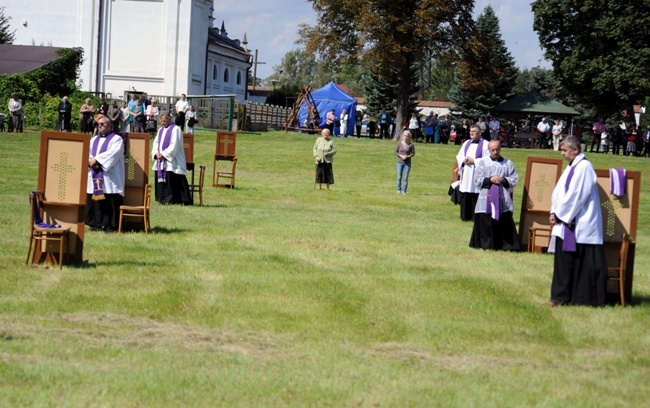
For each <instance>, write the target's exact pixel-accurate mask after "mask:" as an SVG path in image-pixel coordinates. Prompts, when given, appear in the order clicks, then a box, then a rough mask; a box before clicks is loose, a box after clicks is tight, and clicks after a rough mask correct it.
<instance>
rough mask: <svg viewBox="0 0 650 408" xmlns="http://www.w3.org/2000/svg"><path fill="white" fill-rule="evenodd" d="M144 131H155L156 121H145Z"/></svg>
mask: <svg viewBox="0 0 650 408" xmlns="http://www.w3.org/2000/svg"><path fill="white" fill-rule="evenodd" d="M144 130H146V131H147V132H153V131H154V130H156V121H155V120H153V119H149V120H148V121H147V125H146V126H145V128H144Z"/></svg>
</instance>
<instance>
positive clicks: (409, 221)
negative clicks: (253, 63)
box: [0, 131, 650, 407]
mask: <svg viewBox="0 0 650 408" xmlns="http://www.w3.org/2000/svg"><path fill="white" fill-rule="evenodd" d="M315 138H316V136H312V135H304V134H295V133H283V132H270V133H264V134H239V135H238V139H237V155H238V157H239V163H238V167H237V181H236V188H235V189H234V190H226V189H219V190H216V189H214V188H212V187H210V185H211V175H212V157H213V156H212V155H213V154H214V147H215V135H214V132H207V131H205V132H204V131H200V132H198V134H197V139H196V154H195V162H196V163H197V165H206V166H207V167H208V174H209V175H208V176H207V177H206V181H207V183H206V184H207V185H206V196H205V201H206V203H207V205H206V206H204V207H198V206H194V207H178V206H164V207H163V206H160V205H158V204H157V203H154V204H153V205H152V213H151V222H152V225H153V228H154V229H153V232H152V233H151V234H149V236H145V235H144V233H128V234H123V235H117V234H112V235H107V234H104V233H99V232H89V231H87V232H86V234H85V243H84V254H83V255H84V258H85V259H88V264H87V265H85V266H83V267H74V266H69V267H68V266H66V267H64V268H63V270H59V269H58V268H52V267H48V266H45V265H39V266H34V267H28V266H25V265H24V258H25V255H26V252H27V244H28V223H29V205H28V192H29V191H30V190H31V189H34V188H35V186H36V183H37V169H38V160H39V157H38V152H39V141H40V133H37V132H27V133H24V134H7V133H3V134H0V189H1V190H2V193H1V195H0V197H2V199H1V200H0V225H1V229H0V231H1V232H2V233H1V234H0V240H1V242H2V251H1V252H0V269H2V271H1V272H0V406H6V407H9V406H64V407H71V406H83V407H86V406H210V407H211V406H242V407H249V406H269V407H273V406H300V407H302V406H335V407H338V406H395V407H403V406H423V407H429V406H441V407H447V406H461V407H467V406H475V407H503V406H518V407H520V406H550V407H560V406H562V407H564V406H571V407H574V406H582V407H594V406H644V405H646V404H647V402H648V400H649V399H650V387H649V386H648V380H649V379H650V329H649V328H650V276H649V269H650V268H648V266H647V265H649V264H650V255H649V251H648V248H649V242H650V228H649V227H650V215H648V208H649V205H650V196H649V194H650V185H649V183H650V171H649V169H650V167H649V164H650V160H648V159H644V158H630V157H622V156H616V157H615V156H612V155H606V156H605V155H595V154H591V155H589V158H590V160H592V162H593V163H594V164H595V167H596V168H609V167H625V168H627V169H628V170H640V171H642V172H643V176H642V183H643V187H642V191H641V211H640V214H639V228H638V229H639V233H638V236H637V237H636V240H637V247H636V271H635V276H634V300H633V303H632V305H631V306H630V307H626V308H624V309H623V308H621V307H619V306H610V307H605V308H599V309H594V308H586V307H560V308H555V309H549V308H546V307H545V306H543V303H544V302H545V301H547V300H548V297H549V288H550V283H551V276H552V261H553V259H552V256H548V255H535V254H528V253H502V252H485V251H480V250H474V249H470V248H469V247H468V242H469V237H470V234H471V228H472V225H471V224H470V223H463V222H461V221H460V219H459V217H458V207H456V206H454V205H453V204H452V203H451V202H450V201H449V197H448V195H447V188H448V184H449V176H450V172H451V167H452V163H453V160H454V157H455V155H456V153H457V151H458V147H457V146H453V145H425V144H417V145H416V156H415V158H414V160H413V169H412V172H411V178H410V186H409V190H408V195H406V196H400V195H397V194H396V193H395V190H396V188H395V158H394V153H393V152H394V142H392V141H385V140H368V139H347V140H341V139H337V140H336V141H337V144H338V150H339V151H338V153H337V155H336V157H335V161H334V174H335V179H336V184H335V185H333V186H332V190H331V191H318V190H315V189H314V185H313V177H314V176H313V173H314V168H313V167H314V165H313V159H312V154H311V149H312V146H313V143H314V140H315ZM503 155H504V156H506V157H508V158H510V159H512V160H513V161H514V163H515V165H516V167H517V169H518V171H519V175H520V181H521V184H520V186H518V187H517V188H516V191H515V203H516V205H517V206H518V207H519V206H520V204H521V196H522V190H523V180H524V177H525V174H524V173H525V163H526V159H527V156H528V155H537V156H543V157H559V154H558V153H556V152H552V151H548V150H546V151H538V150H523V149H522V150H520V149H510V150H509V149H504V150H503ZM515 220H519V208H518V209H517V212H516V214H515Z"/></svg>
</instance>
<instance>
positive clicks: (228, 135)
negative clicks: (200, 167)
mask: <svg viewBox="0 0 650 408" xmlns="http://www.w3.org/2000/svg"><path fill="white" fill-rule="evenodd" d="M236 145H237V132H230V131H225V130H220V131H218V132H217V145H216V147H215V153H214V163H213V167H212V186H213V187H226V186H228V187H230V188H234V187H235V166H236V163H237V158H236V154H235V151H236ZM220 160H226V161H230V162H232V164H233V165H232V170H231V171H230V172H217V161H220ZM217 173H220V174H221V176H222V177H223V176H226V173H231V177H230V183H229V184H222V185H219V183H218V180H217V179H218V176H217Z"/></svg>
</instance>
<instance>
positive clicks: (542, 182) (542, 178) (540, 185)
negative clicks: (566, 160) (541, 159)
mask: <svg viewBox="0 0 650 408" xmlns="http://www.w3.org/2000/svg"><path fill="white" fill-rule="evenodd" d="M534 184H535V187H537V202H538V203H541V202H543V201H544V190H545V189H546V187H548V186H549V183H548V181H546V174H540V175H539V180H537V181H536V182H535V183H534Z"/></svg>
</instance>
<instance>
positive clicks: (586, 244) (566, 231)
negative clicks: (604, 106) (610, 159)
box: [547, 136, 607, 307]
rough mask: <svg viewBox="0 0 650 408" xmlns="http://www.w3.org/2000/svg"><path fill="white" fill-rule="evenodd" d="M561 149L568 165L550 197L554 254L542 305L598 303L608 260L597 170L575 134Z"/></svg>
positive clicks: (601, 299)
mask: <svg viewBox="0 0 650 408" xmlns="http://www.w3.org/2000/svg"><path fill="white" fill-rule="evenodd" d="M560 150H561V152H562V156H563V157H564V159H565V160H566V161H567V162H569V165H568V166H567V167H566V169H564V172H563V173H562V176H561V177H560V179H559V180H558V182H557V185H556V186H555V189H554V190H553V195H552V200H551V215H550V217H549V221H550V224H551V226H552V227H553V230H552V233H551V235H552V237H551V243H550V245H549V252H554V253H555V260H554V267H553V283H552V284H551V299H550V300H549V301H548V303H547V305H548V306H551V307H555V306H558V305H564V304H571V305H589V306H603V305H604V304H605V303H606V301H607V263H606V261H605V250H604V247H603V220H602V214H601V209H600V198H599V196H598V184H597V176H596V172H595V171H594V168H593V166H592V165H591V163H590V162H589V160H587V158H586V157H585V155H584V154H583V153H581V151H580V140H579V139H578V138H577V137H576V136H569V137H567V138H566V139H565V140H564V141H563V142H562V144H561V145H560Z"/></svg>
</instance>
